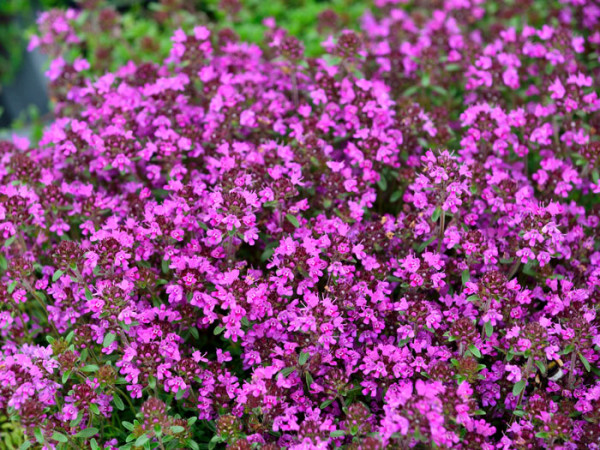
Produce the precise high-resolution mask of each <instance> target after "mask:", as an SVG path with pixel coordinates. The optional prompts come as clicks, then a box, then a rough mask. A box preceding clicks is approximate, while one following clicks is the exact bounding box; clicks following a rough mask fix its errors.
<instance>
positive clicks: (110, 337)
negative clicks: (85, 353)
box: [102, 333, 117, 348]
mask: <svg viewBox="0 0 600 450" xmlns="http://www.w3.org/2000/svg"><path fill="white" fill-rule="evenodd" d="M116 338H117V335H116V334H115V333H108V334H106V335H105V336H104V341H102V347H104V348H106V347H108V346H109V345H110V344H112V343H113V342H115V339H116Z"/></svg>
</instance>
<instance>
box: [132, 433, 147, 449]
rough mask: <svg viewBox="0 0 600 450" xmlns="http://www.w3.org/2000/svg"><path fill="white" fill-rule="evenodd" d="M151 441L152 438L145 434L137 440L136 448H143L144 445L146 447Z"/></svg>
mask: <svg viewBox="0 0 600 450" xmlns="http://www.w3.org/2000/svg"><path fill="white" fill-rule="evenodd" d="M149 440H150V438H149V437H148V436H146V435H145V434H142V435H141V436H140V437H139V438H137V439H136V441H135V446H136V447H141V446H142V445H144V444H145V443H146V442H148V441H149Z"/></svg>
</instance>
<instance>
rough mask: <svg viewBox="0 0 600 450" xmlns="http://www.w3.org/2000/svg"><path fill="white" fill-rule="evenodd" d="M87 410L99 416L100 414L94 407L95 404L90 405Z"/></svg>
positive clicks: (96, 406) (95, 406)
mask: <svg viewBox="0 0 600 450" xmlns="http://www.w3.org/2000/svg"><path fill="white" fill-rule="evenodd" d="M89 409H90V411H91V412H92V413H94V414H96V415H99V414H100V409H99V408H98V405H96V404H95V403H90V406H89Z"/></svg>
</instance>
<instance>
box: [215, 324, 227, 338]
mask: <svg viewBox="0 0 600 450" xmlns="http://www.w3.org/2000/svg"><path fill="white" fill-rule="evenodd" d="M224 330H225V327H221V326H217V327H215V331H214V334H215V336H218V335H219V334H221V333H222V332H223V331H224Z"/></svg>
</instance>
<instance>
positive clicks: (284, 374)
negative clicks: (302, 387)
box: [279, 367, 296, 378]
mask: <svg viewBox="0 0 600 450" xmlns="http://www.w3.org/2000/svg"><path fill="white" fill-rule="evenodd" d="M295 370H296V368H295V367H286V368H285V369H283V370H282V371H281V372H279V375H281V376H282V377H284V378H285V377H287V376H288V375H289V374H290V373H292V372H293V371H295Z"/></svg>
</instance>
